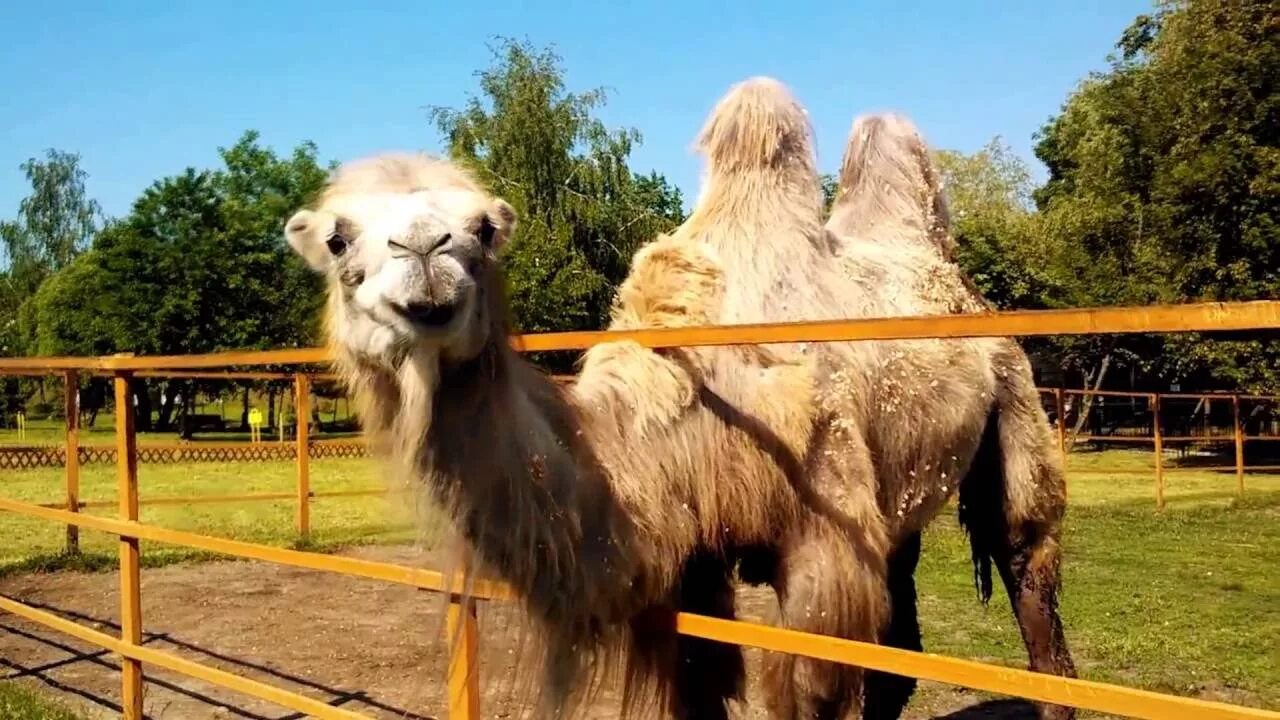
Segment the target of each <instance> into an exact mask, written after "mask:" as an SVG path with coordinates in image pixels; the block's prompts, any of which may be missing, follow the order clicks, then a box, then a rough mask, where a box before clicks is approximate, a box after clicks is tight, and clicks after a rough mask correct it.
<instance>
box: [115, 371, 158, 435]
mask: <svg viewBox="0 0 1280 720" xmlns="http://www.w3.org/2000/svg"><path fill="white" fill-rule="evenodd" d="M129 390H130V394H131V395H133V396H134V397H136V398H137V405H136V406H135V408H136V412H135V414H134V418H135V419H134V425H135V427H137V429H138V432H151V429H152V427H154V426H153V425H152V423H151V408H152V405H151V393H150V392H149V391H148V388H147V381H146V380H143V379H142V378H134V379H133V380H132V381H131V382H130V383H129ZM128 411H129V408H124V409H123V412H128ZM116 412H122V409H121V408H116Z"/></svg>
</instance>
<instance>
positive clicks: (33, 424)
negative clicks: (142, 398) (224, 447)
mask: <svg viewBox="0 0 1280 720" xmlns="http://www.w3.org/2000/svg"><path fill="white" fill-rule="evenodd" d="M264 414H265V411H264ZM228 415H229V416H230V415H231V413H230V412H228ZM322 417H323V419H324V421H325V422H329V421H330V420H331V419H332V415H331V414H330V413H329V412H324V413H322ZM342 418H343V416H342V415H339V419H342ZM227 420H228V421H230V422H232V423H238V422H239V421H240V415H239V410H237V411H236V413H235V416H234V417H228V418H227ZM115 432H116V430H115V415H113V414H111V413H99V414H98V417H97V420H96V422H94V425H93V427H87V426H86V427H81V428H80V444H81V445H110V444H112V443H114V442H115ZM276 433H277V431H276V430H275V429H268V428H265V427H264V428H263V429H262V437H263V440H266V441H272V440H275V439H276V438H277V437H278V436H277V434H276ZM311 434H312V437H316V438H321V439H326V438H338V437H352V434H351V433H338V432H333V433H320V432H318V431H317V428H316V427H315V426H314V425H313V426H312V432H311ZM66 439H67V431H66V425H65V424H64V422H63V421H62V420H61V419H41V420H30V421H28V422H27V431H26V435H25V437H19V435H18V431H17V429H15V428H0V446H3V445H60V444H62V443H63V442H65V441H66ZM191 441H192V442H214V443H231V442H248V441H249V433H247V432H235V431H228V432H203V433H197V434H196V436H195V437H194V438H192V440H191ZM138 442H139V444H142V445H169V444H173V443H176V442H178V433H176V432H139V433H138Z"/></svg>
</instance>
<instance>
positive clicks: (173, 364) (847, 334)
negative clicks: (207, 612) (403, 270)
mask: <svg viewBox="0 0 1280 720" xmlns="http://www.w3.org/2000/svg"><path fill="white" fill-rule="evenodd" d="M1276 328H1280V302H1254V303H1234V304H1219V303H1212V304H1201V305H1188V306H1166V307H1151V308H1102V309H1086V310H1067V311H1047V312H1014V313H990V314H980V315H964V316H947V317H926V318H888V319H872V320H853V321H836V322H822V323H786V324H778V325H749V326H727V327H725V326H722V327H714V328H703V329H686V328H680V329H676V330H640V331H629V332H592V333H559V334H551V335H541V336H523V337H516V338H513V339H512V344H513V345H514V346H515V347H517V348H518V349H520V350H524V351H530V350H556V349H581V348H585V347H588V346H590V345H593V344H595V343H599V342H608V341H613V340H618V339H630V340H633V341H636V342H639V343H641V344H644V345H648V346H651V347H672V346H695V345H733V344H751V343H760V344H765V343H797V342H831V341H845V340H871V339H921V338H935V337H941V338H958V337H982V336H1009V335H1020V336H1027V335H1064V334H1094V333H1129V332H1191V331H1215V330H1254V329H1276ZM325 359H326V354H325V352H324V351H323V350H319V349H300V350H284V351H264V352H244V353H220V354H215V355H204V356H169V357H158V358H137V357H132V356H115V357H106V358H19V359H0V374H5V373H9V372H14V373H37V372H40V373H43V372H48V371H54V370H56V371H87V372H109V373H110V374H111V375H112V376H113V383H114V389H115V395H116V401H117V406H118V407H128V406H129V400H130V397H129V379H130V378H131V377H132V376H134V375H135V374H136V373H140V372H144V371H145V372H149V373H160V372H164V371H172V370H196V369H207V368H214V367H227V366H244V365H262V364H306V363H318V362H324V361H325ZM67 378H68V380H69V381H70V380H71V379H73V376H72V375H71V373H68V375H67ZM306 382H307V381H306V380H305V379H303V380H301V381H299V382H298V383H297V385H296V386H295V389H296V391H297V392H298V398H299V399H300V400H301V402H302V403H305V402H306V400H305V398H306V397H307V394H306V393H305V392H304V391H305V390H306ZM68 386H69V387H74V385H73V384H71V383H70V382H68ZM73 402H74V400H73V399H72V398H70V397H69V398H68V407H69V408H70V407H72V405H71V403H73ZM298 408H299V411H300V412H301V410H303V409H305V405H304V404H299V405H298ZM68 415H69V416H74V415H75V414H74V413H68ZM1059 417H1061V415H1059ZM1060 424H1061V423H1060ZM303 427H305V423H302V424H300V427H299V433H298V438H297V443H298V452H297V453H296V461H297V463H298V477H299V481H298V488H297V497H298V499H299V505H298V507H299V508H300V509H299V512H298V517H297V521H298V530H299V532H301V533H303V534H305V533H306V532H307V528H308V523H309V515H308V512H309V511H308V510H306V509H305V508H307V507H308V503H307V500H308V499H309V498H310V497H311V491H310V488H309V484H308V481H307V467H308V461H309V455H308V452H307V444H306V443H307V433H306V430H304V429H303ZM75 433H76V428H75V427H74V423H72V424H69V425H68V431H67V434H68V442H69V444H70V445H69V446H70V447H75V445H74V442H75V440H76V438H75ZM1059 437H1060V441H1061V440H1062V439H1063V438H1062V435H1061V434H1060V436H1059ZM1154 442H1155V444H1156V447H1157V450H1158V449H1159V448H1160V444H1161V438H1160V433H1159V425H1158V424H1157V425H1156V431H1155V437H1154ZM116 447H117V454H116V462H117V498H116V500H117V503H118V507H119V518H118V519H116V518H106V517H98V516H94V515H86V514H83V513H79V512H76V510H78V509H79V508H80V507H82V506H83V505H82V503H81V502H80V500H79V498H78V497H77V493H76V488H78V485H76V484H75V483H73V482H72V477H73V476H74V474H75V473H77V472H78V469H79V468H78V465H79V463H78V462H77V461H74V460H73V461H71V462H68V463H67V472H68V485H67V487H68V492H67V502H66V509H59V508H52V507H43V506H40V505H35V504H30V503H24V502H18V501H15V500H9V499H3V498H0V510H5V511H8V512H13V513H18V514H22V515H27V516H32V517H37V518H41V519H44V520H48V521H50V522H55V523H62V524H66V525H67V526H68V527H86V528H90V529H93V530H98V531H102V532H106V533H110V534H113V535H116V536H117V537H119V539H120V540H119V553H120V583H121V594H120V602H121V608H120V616H121V633H120V637H118V638H116V637H113V636H110V635H107V634H105V633H101V632H98V631H96V630H92V629H90V628H87V627H84V626H82V625H79V624H77V623H74V622H71V621H69V620H66V619H64V618H61V617H59V616H57V615H54V614H52V613H48V612H45V611H42V610H39V609H36V608H33V607H31V606H29V605H26V604H24V603H21V602H18V601H16V600H13V599H11V598H6V597H0V609H3V610H5V611H8V612H11V613H14V614H15V615H19V616H21V617H24V618H26V619H28V620H30V621H32V622H35V623H38V624H41V625H44V626H46V627H49V628H52V629H54V630H57V631H60V632H64V633H67V634H69V635H72V636H74V637H77V638H79V639H80V640H82V641H84V642H87V643H90V644H93V645H96V646H98V647H101V648H104V649H106V650H109V651H111V652H114V653H116V654H118V655H120V656H121V658H122V663H121V668H122V677H121V683H122V703H121V705H122V713H123V715H124V717H125V718H126V719H127V720H140V719H141V718H142V699H143V665H144V664H148V665H153V666H156V667H160V668H165V669H168V670H171V671H174V672H178V673H181V674H184V675H188V676H190V677H194V678H198V679H201V680H204V681H207V682H210V683H212V684H215V685H218V686H221V687H225V688H229V689H231V690H235V691H238V692H242V693H245V694H248V695H251V696H253V697H257V698H260V699H263V700H267V701H270V702H273V703H276V704H278V705H281V706H284V707H287V708H290V709H293V710H297V711H299V712H303V713H307V714H308V715H311V716H314V717H318V718H342V719H344V720H345V719H348V718H357V717H362V716H361V715H358V714H356V713H353V712H351V711H348V710H343V709H340V708H337V707H334V706H332V705H328V704H325V703H322V702H318V701H316V700H315V699H312V698H308V697H306V696H304V695H299V694H297V693H292V692H288V691H285V690H282V689H280V688H276V687H273V686H270V685H267V684H264V683H260V682H256V681H253V680H249V679H247V678H243V677H240V676H237V675H233V674H231V673H227V672H225V671H221V670H217V669H215V668H211V667H209V666H206V665H202V664H199V663H196V662H193V661H190V660H186V659H184V658H181V657H178V656H175V655H173V654H171V653H166V652H163V651H158V650H154V649H151V648H146V647H143V646H142V645H141V630H142V613H141V592H140V582H139V578H140V568H139V555H138V547H139V542H140V541H141V540H148V541H154V542H161V543H167V544H174V545H181V546H186V547H193V548H197V549H203V550H207V551H211V552H216V553H221V554H225V555H230V556H233V557H239V558H245V559H252V560H259V561H265V562H272V563H278V564H284V565H291V566H295V567H302V568H309V569H313V570H321V571H327V572H334V573H341V574H346V575H355V576H359V577H366V578H373V579H378V580H383V581H388V582H396V583H403V584H408V585H412V586H415V587H419V588H422V589H426V590H432V591H437V592H450V595H451V598H450V599H451V605H450V612H449V620H450V625H451V626H452V627H451V629H456V630H459V631H460V633H459V636H460V637H461V638H462V639H463V642H460V643H455V644H454V645H453V650H452V652H453V656H452V657H451V660H450V663H449V670H448V677H447V682H448V687H449V690H450V692H449V693H448V705H449V717H450V718H453V719H454V720H474V719H475V718H478V717H479V686H478V684H477V678H478V675H479V673H478V669H477V668H476V666H475V664H476V662H477V660H476V652H475V650H476V643H477V642H478V632H477V627H476V615H475V611H474V606H472V605H471V604H469V603H470V602H471V601H470V600H464V599H463V597H462V596H461V595H460V594H458V593H457V592H456V591H457V590H458V589H459V585H458V584H456V583H454V582H450V581H449V579H448V578H445V577H444V576H443V575H442V574H441V573H437V572H432V571H428V570H423V569H417V568H409V567H402V566H397V565H391V564H385V563H375V562H369V561H363V560H357V559H354V558H343V557H335V556H329V555H323V554H318V553H307V552H299V551H293V550H285V549H281V548H275V547H269V546H263V545H256V544H253V543H244V542H238V541H234V540H228V539H224V538H216V537H209V536H204V535H198V534H194V533H187V532H181V531H177V530H171V529H167V528H160V527H155V526H150V525H145V524H142V523H140V522H138V506H139V504H140V503H139V498H138V475H137V454H136V453H137V439H136V433H135V428H134V425H133V413H129V412H123V413H117V414H116ZM73 457H75V458H77V459H78V454H71V453H69V454H68V459H69V460H71V458H73ZM468 594H469V595H470V596H471V597H474V598H480V599H492V600H496V599H510V593H509V591H508V590H507V589H506V588H505V587H503V586H501V585H499V584H496V583H478V584H477V585H476V586H475V587H474V589H472V590H469V591H468ZM676 627H677V630H678V631H679V632H681V633H682V634H686V635H691V636H696V637H701V638H705V639H709V640H714V641H718V642H725V643H733V644H738V645H745V646H752V647H757V648H762V649H765V650H772V651H777V652H785V653H791V654H796V655H803V656H808V657H813V658H817V659H821V660H829V661H832V662H838V663H844V664H849V665H857V666H860V667H863V668H866V669H870V670H879V671H882V672H889V673H895V674H900V675H906V676H910V677H915V678H919V679H924V680H933V681H938V682H944V683H950V684H956V685H962V686H966V687H970V688H974V689H978V690H984V691H989V692H995V693H1001V694H1005V695H1012V696H1016V697H1023V698H1027V699H1030V700H1036V701H1041V702H1047V703H1054V704H1061V705H1069V706H1073V707H1077V708H1082V709H1087V710H1096V711H1100V712H1106V713H1113V714H1117V715H1123V716H1127V717H1136V718H1152V719H1155V718H1174V717H1214V718H1224V719H1229V720H1236V719H1240V720H1245V719H1249V720H1259V719H1269V720H1280V712H1275V711H1272V710H1266V709H1260V708H1249V707H1243V706H1237V705H1229V704H1225V703H1217V702H1209V701H1203V700H1197V699H1192V698H1184V697H1177V696H1173V695H1165V694H1160V693H1153V692H1148V691H1144V690H1138V689H1134V688H1127V687H1123V686H1118V685H1111V684H1107V683H1099V682H1093V681H1088V680H1080V679H1072V678H1063V677H1058V676H1053V675H1047V674H1040V673H1035V672H1030V671H1027V670H1019V669H1014V668H1009V667H1002V666H997V665H990V664H984V663H978V662H973V661H969V660H961V659H957V658H949V657H943V656H938V655H933V654H928V653H919V652H911V651H906V650H899V649H895V648H889V647H883V646H879V645H874V644H869V643H862V642H855V641H851V640H843V639H838V638H831V637H824V636H820V635H813V634H808V633H803V632H798V631H793V630H786V629H781V628H775V627H769V626H765V625H758V624H753V623H747V622H741V621H729V620H723V619H717V618H711V617H705V616H700V615H692V614H688V613H680V614H678V616H677V619H676Z"/></svg>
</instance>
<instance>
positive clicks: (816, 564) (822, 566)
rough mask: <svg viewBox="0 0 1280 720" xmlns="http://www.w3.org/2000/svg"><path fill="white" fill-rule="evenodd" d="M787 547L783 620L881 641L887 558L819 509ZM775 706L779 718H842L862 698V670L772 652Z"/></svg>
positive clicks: (781, 580)
mask: <svg viewBox="0 0 1280 720" xmlns="http://www.w3.org/2000/svg"><path fill="white" fill-rule="evenodd" d="M805 524H806V528H805V529H804V530H803V531H801V532H800V533H798V534H797V536H796V537H794V538H791V539H790V540H789V541H788V542H786V543H785V544H784V546H783V547H782V552H781V558H780V562H779V566H778V577H777V579H776V581H775V586H774V587H775V590H777V592H778V599H779V601H780V607H781V620H782V624H783V625H785V626H786V627H790V628H793V629H796V630H801V631H804V632H811V633H817V634H820V635H829V636H834V637H840V638H847V639H851V640H862V641H866V642H875V641H876V638H877V636H878V635H879V632H880V629H881V626H882V622H883V619H884V617H885V614H886V605H887V602H886V595H887V592H886V588H885V562H884V558H883V557H882V556H880V555H878V554H877V553H875V552H871V551H869V549H868V548H866V547H865V546H863V545H862V544H860V543H859V542H857V541H856V538H852V539H851V537H850V535H849V533H847V532H846V531H845V530H844V529H843V528H841V527H838V526H837V525H836V524H834V523H833V522H831V521H830V520H829V519H828V518H826V517H823V516H820V515H812V516H810V518H808V521H807V522H806V523H805ZM765 663H766V665H765V685H766V688H767V690H766V692H767V693H768V696H769V699H768V706H769V710H770V712H771V713H772V715H773V716H774V717H775V718H778V719H779V720H800V719H801V718H803V719H804V720H837V719H839V718H845V717H850V716H852V714H853V713H854V712H856V710H857V709H858V708H859V707H860V705H861V695H862V693H861V690H862V670H861V669H859V668H856V667H852V666H848V665H840V664H837V663H831V662H827V661H822V660H814V659H812V658H805V657H797V656H794V655H784V654H778V653H771V654H768V655H766V657H765Z"/></svg>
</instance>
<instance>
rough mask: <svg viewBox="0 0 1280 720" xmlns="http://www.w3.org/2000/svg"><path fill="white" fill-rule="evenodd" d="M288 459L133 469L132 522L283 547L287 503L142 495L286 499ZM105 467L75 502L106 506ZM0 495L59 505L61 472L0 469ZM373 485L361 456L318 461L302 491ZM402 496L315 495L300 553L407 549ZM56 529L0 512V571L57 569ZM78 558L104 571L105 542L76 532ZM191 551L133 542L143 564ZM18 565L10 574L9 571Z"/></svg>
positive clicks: (290, 522)
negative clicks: (136, 504)
mask: <svg viewBox="0 0 1280 720" xmlns="http://www.w3.org/2000/svg"><path fill="white" fill-rule="evenodd" d="M295 477H296V475H295V470H294V465H293V463H292V462H288V461H284V462H236V463H225V464H217V463H184V464H175V465H151V464H142V465H140V466H139V468H138V486H139V497H140V498H141V499H142V500H143V501H144V504H143V505H142V507H141V510H140V515H141V520H142V522H144V523H148V524H153V525H159V526H162V527H168V528H174V529H177V530H186V531H190V532H196V533H202V534H207V535H216V536H219V537H228V538H233V539H236V540H244V541H247V542H256V543H263V544H268V545H277V546H285V547H292V546H296V545H297V541H298V537H297V534H296V532H295V530H294V517H295V511H296V503H295V502H294V501H293V500H292V499H289V500H268V501H261V500H253V501H249V500H240V501H232V502H218V503H199V504H189V505H167V504H166V505H146V504H145V500H146V499H147V498H148V497H151V498H161V497H175V496H211V495H245V494H251V493H292V492H294V490H295V487H296V485H295V482H296V481H295ZM115 484H116V478H115V467H114V466H113V465H109V464H94V465H87V466H85V467H84V468H82V469H81V478H80V498H81V501H82V502H90V501H94V500H114V498H115V487H116V485H115ZM0 485H2V486H3V489H0V492H2V493H3V495H4V497H7V498H11V499H14V500H21V501H25V502H32V503H57V502H62V501H63V500H64V495H63V493H64V484H63V470H62V469H60V468H46V469H40V470H24V471H11V472H8V473H7V475H6V477H5V479H4V481H3V482H2V483H0ZM382 487H383V484H382V482H381V480H380V476H379V475H378V473H377V471H376V468H375V466H374V464H373V462H372V461H370V460H368V459H365V458H350V459H346V458H326V459H323V460H312V462H311V490H312V491H313V492H316V493H323V492H330V491H346V490H365V489H374V490H377V489H380V488H382ZM407 502H408V500H407V498H405V496H403V495H386V494H384V495H372V496H361V497H339V498H315V499H314V500H313V501H312V503H311V538H310V542H309V543H308V545H307V546H308V547H310V548H312V549H332V548H337V547H343V546H350V545H359V544H367V543H372V542H383V543H390V542H408V541H412V540H415V539H416V537H417V536H416V535H415V534H414V532H413V531H412V530H411V522H410V521H411V519H412V518H411V516H410V514H409V510H408V508H407V507H406V505H407ZM83 512H87V513H91V514H99V515H108V516H110V515H114V513H115V508H114V506H110V507H93V508H86V509H84V510H83ZM65 537H66V532H65V529H64V526H61V525H55V524H53V523H49V522H46V521H43V520H38V519H36V518H27V517H21V516H16V515H12V514H8V513H0V571H4V569H5V568H6V566H8V571H10V572H12V571H14V570H16V569H20V568H21V567H29V568H40V567H46V566H56V565H58V564H61V563H64V562H66V559H65V558H59V557H58V555H59V553H60V551H61V550H62V548H63V547H64V544H65ZM80 546H81V549H82V550H83V552H84V554H85V555H86V557H85V558H82V559H79V560H77V561H75V566H77V567H93V566H94V565H95V564H98V563H103V564H106V565H107V566H110V567H114V563H115V560H114V558H115V552H116V547H117V545H116V542H115V538H114V536H109V535H106V534H104V533H99V532H95V531H93V530H81V539H80ZM199 555H200V554H199V553H198V551H195V550H190V549H187V548H174V547H171V546H167V545H161V544H157V543H149V542H145V541H144V542H143V559H144V562H146V563H148V564H149V565H152V566H154V565H159V564H164V563H166V562H172V561H175V560H182V559H191V558H192V557H198V556H199ZM18 563H20V566H19V567H18V568H15V567H13V566H14V565H15V564H18Z"/></svg>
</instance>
